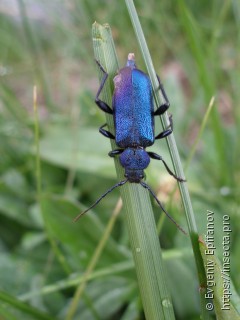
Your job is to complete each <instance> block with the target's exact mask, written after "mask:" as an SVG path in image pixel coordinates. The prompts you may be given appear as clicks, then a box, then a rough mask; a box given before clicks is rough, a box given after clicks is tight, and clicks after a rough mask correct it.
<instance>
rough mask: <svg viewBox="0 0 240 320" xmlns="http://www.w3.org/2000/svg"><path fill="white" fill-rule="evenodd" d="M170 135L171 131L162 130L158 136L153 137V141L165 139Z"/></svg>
mask: <svg viewBox="0 0 240 320" xmlns="http://www.w3.org/2000/svg"><path fill="white" fill-rule="evenodd" d="M171 133H172V130H171V129H167V130H164V131H163V132H161V133H159V134H158V135H157V136H156V137H155V140H157V139H163V138H166V137H167V136H169V135H170V134H171Z"/></svg>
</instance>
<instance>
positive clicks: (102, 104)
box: [95, 60, 113, 114]
mask: <svg viewBox="0 0 240 320" xmlns="http://www.w3.org/2000/svg"><path fill="white" fill-rule="evenodd" d="M96 63H97V65H98V66H99V68H100V70H101V71H102V72H103V78H102V81H101V83H100V87H99V89H98V92H97V94H96V97H95V103H96V104H97V105H98V107H99V108H100V109H101V110H102V111H104V112H106V113H110V114H113V111H112V109H111V108H110V107H109V105H108V104H107V103H106V102H104V101H102V100H100V99H99V96H100V94H101V92H102V89H103V87H104V85H105V83H106V81H107V78H108V73H107V72H106V71H105V70H104V68H103V66H102V65H101V64H100V62H99V61H97V60H96Z"/></svg>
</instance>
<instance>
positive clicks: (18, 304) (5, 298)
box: [0, 291, 54, 320]
mask: <svg viewBox="0 0 240 320" xmlns="http://www.w3.org/2000/svg"><path fill="white" fill-rule="evenodd" d="M0 300H1V301H2V302H4V303H5V304H9V305H10V306H11V308H16V309H17V310H20V311H22V312H24V313H25V314H28V315H31V316H32V317H33V319H39V320H54V318H53V317H52V316H49V315H47V314H45V313H43V312H41V311H39V310H37V309H36V308H33V307H31V306H30V305H28V304H27V303H25V302H22V301H20V300H18V299H16V298H15V297H13V296H11V295H9V294H7V293H6V292H4V291H0Z"/></svg>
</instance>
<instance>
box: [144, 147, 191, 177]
mask: <svg viewBox="0 0 240 320" xmlns="http://www.w3.org/2000/svg"><path fill="white" fill-rule="evenodd" d="M148 155H149V157H150V158H152V159H155V160H161V161H162V162H163V164H164V166H165V168H166V170H167V172H168V173H169V174H170V175H171V176H173V177H174V178H175V179H176V180H177V181H179V182H184V181H186V180H185V179H183V178H180V177H178V176H176V175H175V174H174V173H173V172H172V171H171V170H170V169H169V167H168V165H167V164H166V162H165V161H164V160H163V158H162V157H161V156H160V155H159V154H157V153H154V152H151V151H149V152H148Z"/></svg>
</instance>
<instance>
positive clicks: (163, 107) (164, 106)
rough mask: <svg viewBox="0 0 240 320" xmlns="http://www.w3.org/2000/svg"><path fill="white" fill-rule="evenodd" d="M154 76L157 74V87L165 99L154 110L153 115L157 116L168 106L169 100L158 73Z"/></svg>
mask: <svg viewBox="0 0 240 320" xmlns="http://www.w3.org/2000/svg"><path fill="white" fill-rule="evenodd" d="M156 76H157V79H158V83H159V89H160V90H161V93H162V95H163V97H164V100H165V102H164V103H162V104H161V105H160V106H159V107H158V108H157V110H156V111H155V112H154V116H159V115H161V114H163V113H164V112H165V111H166V110H167V109H168V108H169V107H170V102H169V100H168V97H167V94H166V92H165V90H164V88H163V85H162V83H161V80H160V78H159V76H158V75H156Z"/></svg>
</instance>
